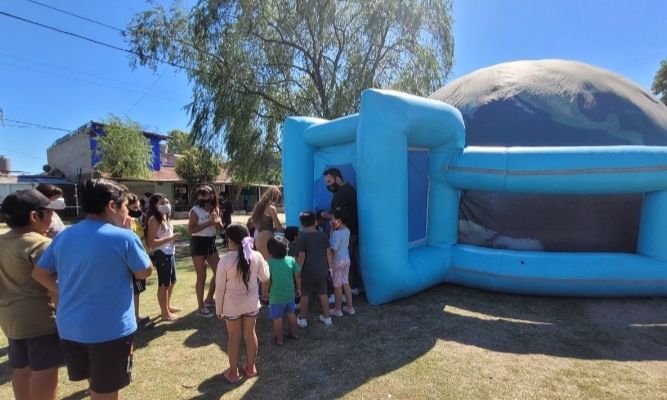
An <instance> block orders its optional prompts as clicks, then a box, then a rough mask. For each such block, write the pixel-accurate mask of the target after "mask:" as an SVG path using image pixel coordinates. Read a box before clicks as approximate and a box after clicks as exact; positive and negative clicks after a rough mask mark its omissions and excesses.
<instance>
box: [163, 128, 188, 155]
mask: <svg viewBox="0 0 667 400" xmlns="http://www.w3.org/2000/svg"><path fill="white" fill-rule="evenodd" d="M168 134H169V138H168V139H167V145H168V146H169V153H170V154H183V153H184V152H185V150H187V149H189V148H191V147H192V146H193V145H194V143H193V141H192V139H191V138H190V135H189V134H188V133H187V132H183V131H181V130H179V129H172V130H171V131H169V133H168Z"/></svg>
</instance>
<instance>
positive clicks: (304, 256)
mask: <svg viewBox="0 0 667 400" xmlns="http://www.w3.org/2000/svg"><path fill="white" fill-rule="evenodd" d="M299 220H300V221H301V226H302V227H303V233H302V234H301V235H299V255H298V260H297V261H298V263H299V265H301V301H300V302H299V305H300V311H301V314H300V315H299V316H298V317H297V324H298V325H299V326H300V327H301V328H305V327H306V326H308V321H307V320H306V318H307V316H308V299H309V297H310V293H311V292H312V291H314V290H316V291H317V295H318V296H319V298H320V304H321V306H322V314H320V316H319V320H320V321H321V322H322V323H324V325H326V326H331V324H332V322H331V317H330V316H329V298H328V297H327V277H328V275H329V270H330V269H331V266H332V255H331V248H330V247H329V237H328V236H327V235H326V233H324V232H320V231H318V230H317V229H316V225H317V218H316V217H315V214H314V213H313V212H311V211H304V212H302V213H301V215H299Z"/></svg>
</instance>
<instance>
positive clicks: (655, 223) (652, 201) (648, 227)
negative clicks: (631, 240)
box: [637, 191, 667, 260]
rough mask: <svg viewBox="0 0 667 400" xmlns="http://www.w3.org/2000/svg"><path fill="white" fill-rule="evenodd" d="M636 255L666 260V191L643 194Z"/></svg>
mask: <svg viewBox="0 0 667 400" xmlns="http://www.w3.org/2000/svg"><path fill="white" fill-rule="evenodd" d="M637 253H639V254H642V255H645V256H648V257H654V258H658V259H662V260H667V191H659V192H647V193H644V201H643V203H642V217H641V223H640V224H639V239H638V243H637Z"/></svg>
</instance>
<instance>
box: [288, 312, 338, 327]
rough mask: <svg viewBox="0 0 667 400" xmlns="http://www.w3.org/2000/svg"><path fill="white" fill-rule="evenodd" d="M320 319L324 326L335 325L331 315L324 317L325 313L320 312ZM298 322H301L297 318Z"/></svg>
mask: <svg viewBox="0 0 667 400" xmlns="http://www.w3.org/2000/svg"><path fill="white" fill-rule="evenodd" d="M319 320H320V322H322V323H324V326H331V325H333V322H332V321H331V317H329V318H324V315H322V314H320V316H319ZM297 322H299V321H298V320H297Z"/></svg>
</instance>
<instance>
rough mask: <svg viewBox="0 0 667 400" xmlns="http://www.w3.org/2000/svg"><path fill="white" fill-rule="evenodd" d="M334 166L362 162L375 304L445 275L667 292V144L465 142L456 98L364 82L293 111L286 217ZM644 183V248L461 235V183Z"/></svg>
mask: <svg viewBox="0 0 667 400" xmlns="http://www.w3.org/2000/svg"><path fill="white" fill-rule="evenodd" d="M328 166H347V167H351V168H353V169H354V171H355V172H356V183H357V194H358V207H359V238H360V240H359V247H360V264H361V271H362V275H363V279H364V284H365V289H366V294H367V298H368V300H369V302H370V303H371V304H381V303H385V302H388V301H391V300H394V299H398V298H401V297H405V296H408V295H411V294H414V293H416V292H419V291H421V290H424V289H426V288H428V287H430V286H433V285H436V284H438V283H442V282H452V283H458V284H463V285H469V286H473V287H479V288H486V289H491V290H498V291H506V292H512V293H525V294H545V295H562V296H663V295H666V294H667V192H666V190H667V147H661V146H606V147H588V146H586V147H531V148H521V147H465V127H464V123H463V118H462V115H461V113H460V112H459V110H457V109H456V108H454V107H452V106H450V105H448V104H445V103H443V102H440V101H436V100H429V99H425V98H420V97H416V96H411V95H407V94H403V93H398V92H393V91H384V90H371V89H369V90H366V91H364V93H363V94H362V98H361V107H360V113H359V114H358V115H352V116H349V117H345V118H340V119H337V120H333V121H326V120H321V119H315V118H307V117H294V118H288V119H286V120H285V124H284V134H283V179H284V181H283V183H284V187H285V207H286V212H287V222H288V224H290V225H298V215H299V212H300V211H302V210H308V209H313V208H314V207H315V206H316V204H315V203H316V202H315V201H314V198H315V192H316V190H319V189H316V185H317V184H321V175H322V171H323V170H324V169H325V168H326V167H328ZM464 190H478V191H494V192H515V193H550V194H606V193H643V194H644V195H643V204H642V211H641V221H640V229H639V238H638V243H637V251H636V253H634V254H631V253H602V252H599V253H594V252H548V251H517V250H508V249H489V248H483V247H478V246H472V245H464V244H458V243H457V231H458V224H459V221H458V214H459V200H460V196H461V193H462V191H464Z"/></svg>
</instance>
